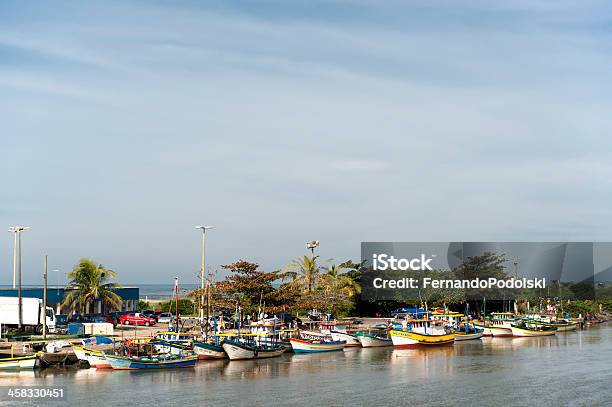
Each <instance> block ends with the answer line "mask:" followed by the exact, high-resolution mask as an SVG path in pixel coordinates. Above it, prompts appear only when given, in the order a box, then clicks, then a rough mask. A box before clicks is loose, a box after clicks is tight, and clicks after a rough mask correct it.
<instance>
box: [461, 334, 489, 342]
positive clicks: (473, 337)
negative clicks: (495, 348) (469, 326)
mask: <svg viewBox="0 0 612 407" xmlns="http://www.w3.org/2000/svg"><path fill="white" fill-rule="evenodd" d="M483 335H484V332H476V333H467V334H466V333H465V332H456V333H455V342H462V341H471V340H476V339H480V338H482V336H483Z"/></svg>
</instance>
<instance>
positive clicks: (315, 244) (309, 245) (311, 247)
mask: <svg viewBox="0 0 612 407" xmlns="http://www.w3.org/2000/svg"><path fill="white" fill-rule="evenodd" d="M317 247H319V241H318V240H313V241H312V242H308V243H306V249H308V250H310V251H311V252H312V255H313V256H314V249H316V248H317Z"/></svg>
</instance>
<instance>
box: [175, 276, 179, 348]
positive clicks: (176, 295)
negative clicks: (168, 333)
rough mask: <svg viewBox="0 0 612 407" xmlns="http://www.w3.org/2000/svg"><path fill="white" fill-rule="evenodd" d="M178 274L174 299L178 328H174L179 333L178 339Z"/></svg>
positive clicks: (177, 325)
mask: <svg viewBox="0 0 612 407" xmlns="http://www.w3.org/2000/svg"><path fill="white" fill-rule="evenodd" d="M178 284H179V283H178V276H177V277H175V278H174V299H175V306H176V329H175V330H174V331H175V332H176V333H177V336H176V339H177V340H178V332H179V311H178Z"/></svg>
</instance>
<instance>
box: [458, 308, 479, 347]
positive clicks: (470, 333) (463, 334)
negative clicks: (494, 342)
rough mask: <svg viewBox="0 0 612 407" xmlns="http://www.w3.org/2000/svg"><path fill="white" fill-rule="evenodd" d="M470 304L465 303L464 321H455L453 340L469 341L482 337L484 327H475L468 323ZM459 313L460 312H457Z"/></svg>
mask: <svg viewBox="0 0 612 407" xmlns="http://www.w3.org/2000/svg"><path fill="white" fill-rule="evenodd" d="M469 311H470V304H469V303H468V302H466V303H465V321H463V324H462V323H461V319H459V321H458V322H457V323H456V325H455V327H456V328H457V330H456V332H455V334H456V336H455V341H459V342H462V341H471V340H476V339H480V338H482V335H483V334H484V329H482V328H476V327H475V326H474V325H473V324H470V312H469ZM459 315H461V314H459Z"/></svg>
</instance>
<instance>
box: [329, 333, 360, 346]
mask: <svg viewBox="0 0 612 407" xmlns="http://www.w3.org/2000/svg"><path fill="white" fill-rule="evenodd" d="M330 336H331V339H332V341H336V342H340V341H344V342H346V345H344V346H345V347H347V348H351V347H361V341H360V340H359V338H358V337H357V336H356V334H355V335H353V334H349V333H346V332H338V331H331V332H330Z"/></svg>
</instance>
